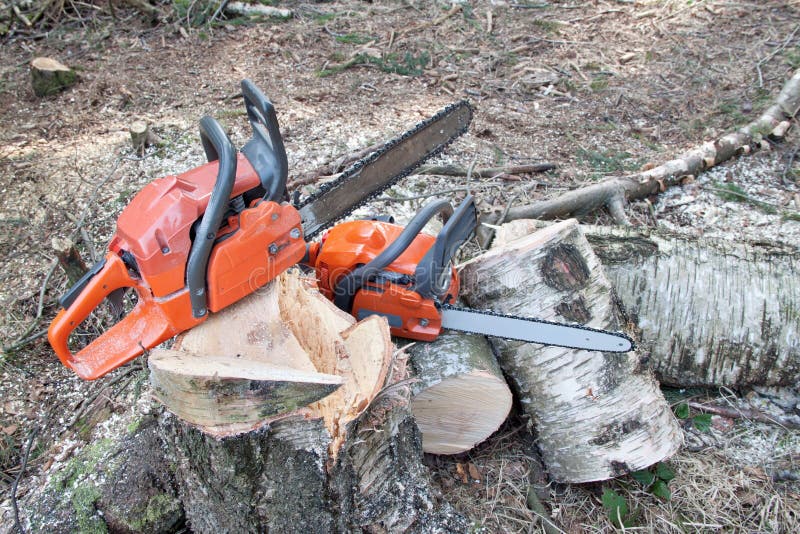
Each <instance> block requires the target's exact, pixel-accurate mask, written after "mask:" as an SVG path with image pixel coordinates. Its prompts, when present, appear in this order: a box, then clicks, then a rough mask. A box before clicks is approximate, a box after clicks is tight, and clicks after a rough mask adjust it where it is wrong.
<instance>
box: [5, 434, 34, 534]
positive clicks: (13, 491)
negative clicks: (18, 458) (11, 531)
mask: <svg viewBox="0 0 800 534" xmlns="http://www.w3.org/2000/svg"><path fill="white" fill-rule="evenodd" d="M38 433H39V427H38V426H37V427H35V428H34V429H33V430H32V431H31V434H30V436H29V437H28V445H27V446H26V447H25V453H24V454H23V455H22V465H21V466H20V468H19V473H17V477H16V478H15V479H14V484H13V485H12V486H11V508H12V509H13V510H14V526H15V527H16V528H17V531H19V532H20V534H25V529H24V528H22V524H21V523H20V522H19V508H18V507H17V486H19V481H20V480H21V479H22V476H23V475H24V474H25V468H26V467H27V466H28V457H29V456H30V454H31V447H32V446H33V440H34V439H36V435H37V434H38Z"/></svg>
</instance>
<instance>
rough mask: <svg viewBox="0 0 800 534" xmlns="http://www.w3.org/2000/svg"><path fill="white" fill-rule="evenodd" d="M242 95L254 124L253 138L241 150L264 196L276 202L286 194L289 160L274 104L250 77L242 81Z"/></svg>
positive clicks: (250, 119) (249, 117)
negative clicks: (256, 175)
mask: <svg viewBox="0 0 800 534" xmlns="http://www.w3.org/2000/svg"><path fill="white" fill-rule="evenodd" d="M242 96H243V97H244V106H245V108H246V109H247V118H248V120H249V121H250V125H251V126H252V127H253V137H252V139H250V141H248V142H247V144H246V145H245V146H244V147H243V148H242V153H243V154H244V155H245V157H247V160H248V161H249V162H250V164H251V165H252V166H253V168H254V169H255V170H256V173H257V174H258V177H259V179H260V180H261V186H262V187H263V188H264V191H265V192H266V193H265V195H264V199H265V200H272V201H273V202H278V201H280V200H282V199H283V197H284V196H285V194H286V178H287V176H288V175H289V163H288V161H287V159H286V148H285V147H284V145H283V137H281V130H280V127H279V125H278V116H277V115H276V113H275V106H273V105H272V102H270V101H269V99H268V98H267V97H266V96H264V93H262V92H261V91H260V90H259V89H258V87H256V86H255V85H254V84H253V82H251V81H250V80H242Z"/></svg>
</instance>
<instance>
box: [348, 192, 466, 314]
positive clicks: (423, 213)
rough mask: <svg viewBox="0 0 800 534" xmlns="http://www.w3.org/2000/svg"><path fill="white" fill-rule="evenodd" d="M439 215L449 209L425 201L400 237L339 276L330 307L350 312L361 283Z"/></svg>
mask: <svg viewBox="0 0 800 534" xmlns="http://www.w3.org/2000/svg"><path fill="white" fill-rule="evenodd" d="M440 212H444V215H445V216H449V215H451V214H452V213H453V206H452V205H451V204H450V202H448V201H447V200H439V199H437V200H433V201H431V202H429V203H428V204H427V205H426V206H425V207H424V208H422V209H421V210H419V211H418V212H417V214H416V215H414V217H413V218H412V219H411V221H410V222H409V223H408V225H407V226H406V227H405V228H404V229H403V231H402V232H401V233H400V235H399V236H397V239H395V240H394V241H392V243H391V244H390V245H389V246H388V247H386V248H385V249H384V250H383V252H381V253H380V254H378V255H377V256H375V258H373V260H372V261H370V262H369V263H366V264H364V265H362V266H361V267H357V268H355V269H353V270H352V271H351V272H350V273H348V274H346V275H345V276H344V277H342V279H341V280H340V281H339V282H338V283H337V284H336V287H335V288H333V293H334V297H333V302H334V304H336V306H337V307H338V308H339V309H341V310H344V311H346V312H347V313H350V310H351V309H352V307H353V298H354V297H355V294H356V293H357V292H358V290H359V289H361V288H362V287H363V286H364V283H365V282H366V281H367V280H369V279H370V277H372V276H375V275H376V274H378V273H379V272H381V271H382V270H383V269H385V268H386V267H388V266H389V265H390V264H391V263H392V262H393V261H394V260H396V259H397V258H398V256H400V254H402V253H403V252H404V251H405V250H406V249H407V248H408V247H409V246H410V245H411V243H412V242H413V241H414V239H416V237H417V235H419V233H420V232H421V231H422V229H423V228H424V227H425V225H426V224H427V223H428V221H430V220H431V219H432V218H433V217H434V216H435V215H436V214H437V213H440Z"/></svg>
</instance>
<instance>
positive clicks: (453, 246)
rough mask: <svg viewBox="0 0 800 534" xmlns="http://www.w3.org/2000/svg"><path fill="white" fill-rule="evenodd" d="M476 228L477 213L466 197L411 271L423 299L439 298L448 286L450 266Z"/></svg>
mask: <svg viewBox="0 0 800 534" xmlns="http://www.w3.org/2000/svg"><path fill="white" fill-rule="evenodd" d="M477 227H478V211H477V209H476V208H475V201H474V200H473V198H472V195H467V197H466V198H465V199H464V201H463V202H461V205H460V206H458V209H456V211H455V213H453V215H452V216H451V217H450V218H449V219H448V220H447V222H446V223H445V225H444V227H443V228H442V231H441V232H439V235H437V236H436V241H435V242H434V244H433V246H432V247H431V248H429V249H428V252H427V253H425V256H423V258H422V260H420V262H419V264H417V268H416V270H415V271H414V280H415V288H416V290H417V292H418V293H419V294H420V295H422V296H423V297H425V298H435V299H440V298H442V297H443V296H444V295H445V294H446V293H447V290H448V289H449V287H450V282H451V280H452V270H451V269H450V264H451V262H452V261H453V258H454V257H455V255H456V252H457V251H458V249H459V248H461V245H463V244H464V243H465V242H466V241H467V240H468V239H469V238H471V237H472V235H473V233H474V232H475V228H477Z"/></svg>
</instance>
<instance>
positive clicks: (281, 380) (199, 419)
mask: <svg viewBox="0 0 800 534" xmlns="http://www.w3.org/2000/svg"><path fill="white" fill-rule="evenodd" d="M148 364H149V366H150V384H151V385H152V386H153V392H154V393H155V395H156V397H157V398H158V399H159V400H160V401H161V402H162V403H163V404H165V405H166V406H168V407H169V408H170V410H171V411H172V412H173V413H175V415H177V416H178V417H180V418H181V419H184V420H185V421H188V422H190V423H193V424H195V425H198V426H201V427H205V428H206V429H207V431H210V432H211V431H214V429H217V428H219V432H225V430H227V429H231V430H232V429H234V428H235V429H243V430H247V429H250V428H252V427H253V426H256V425H259V424H260V423H262V422H265V421H267V420H270V419H271V418H273V417H275V416H278V415H280V414H286V413H288V412H293V411H295V410H298V409H300V408H303V407H305V406H307V405H308V404H311V403H312V402H316V401H318V400H320V399H321V398H323V397H326V396H328V395H330V394H331V393H332V392H333V391H335V390H336V389H337V388H338V387H339V386H341V385H342V383H343V380H342V378H341V377H339V376H335V375H326V374H321V373H313V372H309V371H300V370H297V369H292V368H289V367H281V366H276V365H270V364H268V363H265V362H260V361H257V360H256V361H254V360H243V359H242V358H241V357H235V356H233V357H231V356H218V355H209V354H204V355H197V354H191V353H188V352H183V351H175V350H168V349H156V350H154V351H153V352H152V353H151V355H150V359H149V361H148ZM221 424H225V427H224V429H223V428H220V425H221Z"/></svg>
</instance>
